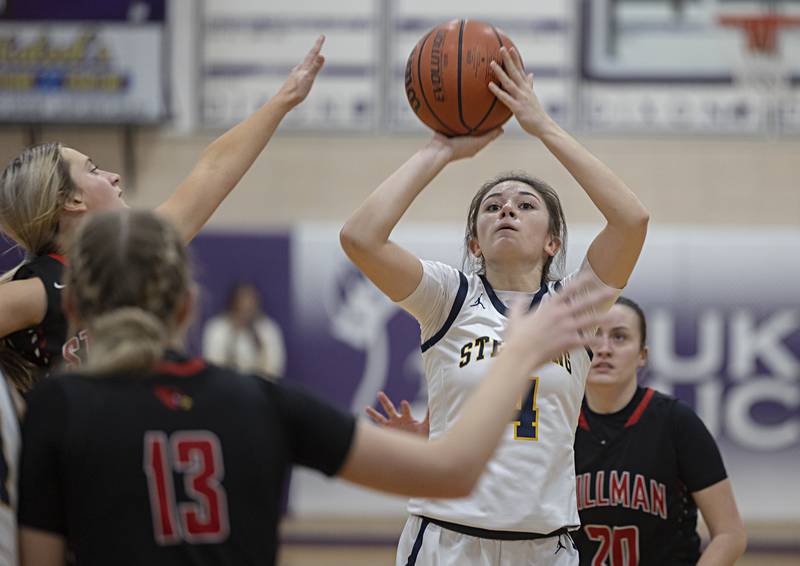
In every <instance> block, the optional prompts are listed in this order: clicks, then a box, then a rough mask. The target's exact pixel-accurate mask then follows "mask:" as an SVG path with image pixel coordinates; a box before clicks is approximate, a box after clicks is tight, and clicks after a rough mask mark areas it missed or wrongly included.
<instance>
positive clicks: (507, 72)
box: [489, 47, 552, 137]
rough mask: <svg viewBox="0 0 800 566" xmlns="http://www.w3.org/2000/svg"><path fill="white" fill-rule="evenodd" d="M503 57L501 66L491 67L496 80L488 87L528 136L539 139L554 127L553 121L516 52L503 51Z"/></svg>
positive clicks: (494, 63)
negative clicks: (512, 114)
mask: <svg viewBox="0 0 800 566" xmlns="http://www.w3.org/2000/svg"><path fill="white" fill-rule="evenodd" d="M500 56H501V57H502V58H503V65H502V66H500V65H499V64H498V63H497V62H496V61H492V62H491V63H490V65H491V70H492V73H494V76H495V77H496V78H497V80H496V81H492V82H490V83H489V90H491V91H492V93H493V94H494V95H495V96H496V97H497V98H498V99H499V100H500V102H502V103H503V104H505V105H506V106H507V107H508V109H509V110H511V111H512V112H513V113H514V116H516V118H517V122H519V125H520V126H522V128H523V129H524V130H525V131H526V132H528V133H529V134H532V135H534V136H537V137H538V136H539V135H541V134H542V133H543V132H544V130H545V129H546V128H547V126H548V125H550V124H551V123H552V118H550V116H549V115H548V114H547V112H545V110H544V107H543V106H542V103H541V102H539V98H538V97H537V96H536V93H535V92H534V90H533V74H527V75H526V74H525V67H524V66H523V64H522V58H520V56H519V52H517V50H516V49H515V48H513V47H512V48H511V49H506V48H505V47H501V48H500ZM498 83H499V84H498Z"/></svg>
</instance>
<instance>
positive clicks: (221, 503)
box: [144, 430, 230, 545]
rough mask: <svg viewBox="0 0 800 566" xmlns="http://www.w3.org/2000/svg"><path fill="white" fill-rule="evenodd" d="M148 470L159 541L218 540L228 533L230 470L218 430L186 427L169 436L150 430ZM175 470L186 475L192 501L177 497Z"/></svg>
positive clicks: (146, 448)
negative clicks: (227, 483) (224, 482)
mask: <svg viewBox="0 0 800 566" xmlns="http://www.w3.org/2000/svg"><path fill="white" fill-rule="evenodd" d="M144 473H145V475H146V476H147V486H148V488H149V491H150V512H151V515H152V518H153V530H154V534H155V539H156V542H157V543H158V544H159V545H171V544H179V543H181V542H188V543H207V544H208V543H218V542H222V541H224V540H225V539H227V538H228V533H229V532H230V527H229V525H230V522H229V520H228V503H227V497H226V495H225V489H224V488H223V487H222V484H221V483H220V482H221V481H222V479H223V477H224V474H225V469H224V466H223V462H222V448H221V445H220V441H219V438H218V437H217V435H216V434H214V433H213V432H210V431H208V430H186V431H179V432H175V433H173V434H172V435H170V436H167V434H166V433H165V432H162V431H154V430H151V431H147V432H146V433H145V435H144ZM175 474H178V475H180V476H183V486H184V491H185V492H186V495H187V496H188V497H189V498H191V501H187V502H181V503H178V502H177V501H176V499H175V485H174V477H175Z"/></svg>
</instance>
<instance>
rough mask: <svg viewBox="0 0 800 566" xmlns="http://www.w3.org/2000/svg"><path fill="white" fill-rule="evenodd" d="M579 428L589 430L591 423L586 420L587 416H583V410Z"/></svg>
mask: <svg viewBox="0 0 800 566" xmlns="http://www.w3.org/2000/svg"><path fill="white" fill-rule="evenodd" d="M578 426H579V427H581V428H582V429H583V430H589V421H587V420H586V415H585V414H583V409H581V414H580V415H578Z"/></svg>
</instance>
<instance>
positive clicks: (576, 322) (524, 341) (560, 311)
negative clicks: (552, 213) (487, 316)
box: [501, 274, 617, 369]
mask: <svg viewBox="0 0 800 566" xmlns="http://www.w3.org/2000/svg"><path fill="white" fill-rule="evenodd" d="M616 293H617V291H615V290H614V289H611V288H609V287H599V286H598V283H597V280H596V279H595V278H594V277H592V276H591V275H589V274H583V275H580V276H579V277H577V278H576V279H575V280H573V281H571V282H570V283H569V284H568V285H567V286H566V287H565V288H564V289H563V290H561V291H559V292H557V293H555V295H551V297H550V298H549V299H548V300H546V301H543V302H542V303H541V304H540V306H539V307H538V308H537V309H536V310H534V311H531V312H528V313H526V312H525V307H524V305H523V304H522V303H515V304H514V305H513V306H512V309H511V316H510V317H509V324H508V327H507V329H506V335H505V338H504V340H503V352H507V351H511V352H513V355H517V356H520V361H521V362H523V363H532V364H536V363H537V362H538V363H541V362H542V360H529V359H528V358H529V357H530V355H531V354H530V352H531V348H530V345H531V344H536V345H537V348H536V350H535V352H536V355H538V356H544V360H545V361H546V360H550V359H553V358H555V357H557V356H559V355H560V354H562V353H563V352H567V351H569V350H573V349H575V348H579V347H581V346H586V347H589V348H592V347H593V346H596V343H597V341H598V338H597V337H596V336H595V329H596V328H597V326H598V325H599V324H600V321H601V320H602V319H603V318H604V317H605V316H606V314H607V311H608V306H609V304H610V302H611V301H612V300H613V298H614V296H615V295H616ZM501 355H502V354H501ZM531 369H535V368H533V367H532V368H531Z"/></svg>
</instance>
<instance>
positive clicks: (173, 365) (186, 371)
mask: <svg viewBox="0 0 800 566" xmlns="http://www.w3.org/2000/svg"><path fill="white" fill-rule="evenodd" d="M204 367H206V363H205V362H204V361H203V360H201V359H200V358H192V359H191V360H186V361H185V362H172V361H169V360H163V361H160V362H159V363H157V364H156V368H155V370H156V372H158V373H168V374H171V375H175V376H178V377H189V376H192V375H194V374H196V373H197V372H199V371H200V370H202V369H203V368H204Z"/></svg>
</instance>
